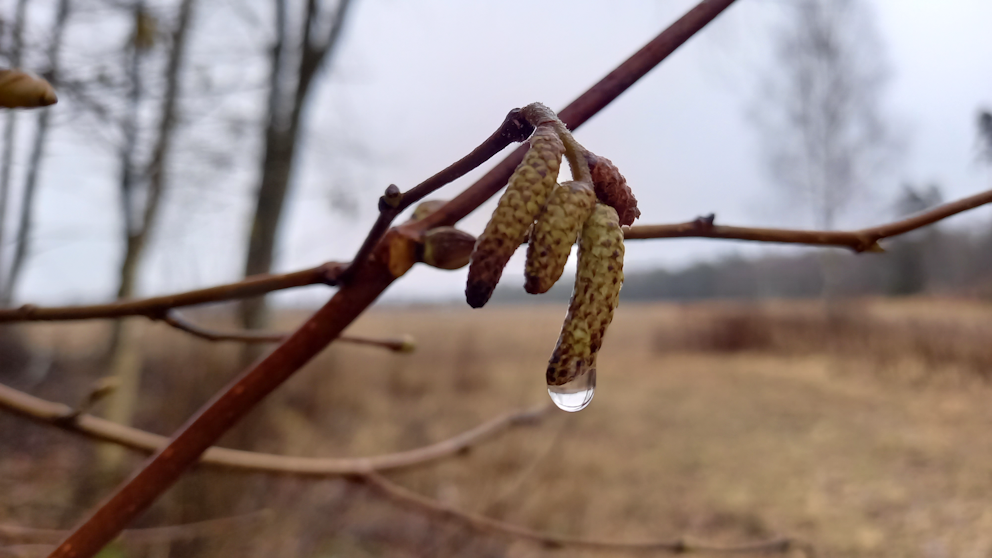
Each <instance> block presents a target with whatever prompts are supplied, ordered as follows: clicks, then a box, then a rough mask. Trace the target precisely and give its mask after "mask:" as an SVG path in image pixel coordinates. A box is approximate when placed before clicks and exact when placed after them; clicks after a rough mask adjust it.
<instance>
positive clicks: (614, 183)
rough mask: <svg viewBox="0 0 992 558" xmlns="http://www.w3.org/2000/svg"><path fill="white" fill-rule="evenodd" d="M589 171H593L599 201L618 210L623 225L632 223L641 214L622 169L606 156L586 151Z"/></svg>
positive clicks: (593, 181)
mask: <svg viewBox="0 0 992 558" xmlns="http://www.w3.org/2000/svg"><path fill="white" fill-rule="evenodd" d="M585 157H586V162H587V163H589V171H590V172H591V173H592V183H593V186H595V188H596V197H597V198H599V201H601V202H603V203H605V204H606V205H608V206H610V207H612V208H613V209H616V210H617V215H618V216H619V217H620V224H621V225H630V224H631V223H633V222H634V219H637V218H638V217H640V216H641V210H639V209H637V198H635V197H634V192H633V191H631V189H630V186H628V185H627V179H626V178H624V177H623V175H622V174H620V169H618V168H617V166H616V165H614V164H613V161H610V160H609V159H607V158H606V157H600V156H599V155H596V154H594V153H592V152H589V151H586V152H585Z"/></svg>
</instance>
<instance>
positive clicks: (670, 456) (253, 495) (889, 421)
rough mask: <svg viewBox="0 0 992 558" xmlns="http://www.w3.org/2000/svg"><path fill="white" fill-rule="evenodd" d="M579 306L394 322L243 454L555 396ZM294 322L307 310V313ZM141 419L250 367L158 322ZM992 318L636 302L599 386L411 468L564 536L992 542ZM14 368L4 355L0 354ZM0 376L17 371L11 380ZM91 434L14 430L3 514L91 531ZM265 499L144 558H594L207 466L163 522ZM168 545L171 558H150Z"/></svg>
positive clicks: (434, 434)
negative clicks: (586, 398)
mask: <svg viewBox="0 0 992 558" xmlns="http://www.w3.org/2000/svg"><path fill="white" fill-rule="evenodd" d="M564 312H565V309H564V308H563V307H559V306H522V307H504V308H491V309H488V308H487V309H485V310H482V311H470V310H468V309H461V308H410V309H395V308H390V309H381V310H378V311H374V312H372V313H370V314H368V315H367V316H365V317H363V318H362V319H361V320H360V321H359V322H358V323H357V324H356V325H355V326H354V328H353V332H354V333H358V334H377V335H393V334H401V333H412V334H414V335H415V336H416V337H417V339H418V343H419V349H418V351H417V352H416V353H415V354H412V355H394V354H388V353H383V352H380V351H376V350H373V349H368V348H360V347H348V346H343V345H342V346H336V347H333V348H332V349H330V350H328V351H326V352H325V353H324V354H323V355H322V356H321V357H320V358H318V359H317V360H316V361H315V362H314V363H312V364H311V365H310V366H308V367H307V369H306V370H304V371H302V372H301V373H300V374H299V375H298V376H297V377H295V378H293V380H291V381H290V382H289V384H287V385H286V386H284V387H283V388H281V389H280V391H279V392H277V394H275V396H274V397H273V398H272V399H271V400H269V401H267V402H266V405H265V409H263V410H261V411H260V412H259V413H256V414H255V415H254V416H253V417H251V418H250V419H249V420H248V421H247V422H246V424H244V425H242V427H241V429H240V432H235V433H232V434H231V435H230V436H229V438H228V440H227V441H226V442H227V443H228V445H241V446H246V447H247V446H250V447H252V448H254V449H259V450H264V451H275V452H281V453H288V454H297V455H338V456H344V455H369V454H378V453H384V452H389V451H396V450H402V449H408V448H412V447H416V446H419V445H423V444H425V443H429V442H432V441H436V440H439V439H441V438H444V437H447V436H450V435H452V434H454V433H456V432H459V431H461V430H464V429H465V428H467V427H469V426H471V425H474V424H477V423H479V422H481V421H483V420H485V419H487V418H490V417H492V416H495V415H497V414H499V413H501V412H503V411H505V410H507V409H509V408H518V407H525V406H529V405H532V404H534V403H538V402H541V401H543V400H545V399H546V397H547V396H546V392H545V388H544V385H543V369H544V366H545V362H546V359H547V356H548V353H549V352H550V350H551V348H552V347H553V345H554V342H555V340H556V339H557V334H558V329H559V327H560V320H561V318H562V316H563V315H564ZM286 319H287V320H289V319H291V318H290V317H287V318H286ZM72 327H75V328H76V329H66V326H59V327H53V326H40V327H33V328H31V331H29V332H28V333H29V336H30V338H31V339H32V340H33V343H34V344H35V345H36V346H49V347H54V365H53V367H52V369H51V370H50V372H49V373H48V376H47V377H46V378H45V380H44V381H42V382H41V383H39V384H37V385H35V386H34V387H33V388H32V391H33V392H35V393H39V394H42V395H47V396H49V397H51V398H55V399H60V400H63V401H67V402H71V401H73V400H74V398H76V397H78V396H79V394H80V390H82V389H84V387H83V386H85V384H86V381H88V379H90V378H92V377H95V376H96V375H97V374H98V373H99V368H98V366H96V364H95V362H94V361H93V359H92V354H88V352H90V351H92V347H96V346H98V345H99V340H100V336H101V334H102V330H101V329H100V328H99V327H97V326H93V325H86V326H72ZM143 327H144V328H145V339H146V343H145V346H146V347H147V352H146V355H145V363H146V364H145V373H146V378H147V379H146V382H145V385H144V386H143V387H144V389H145V393H146V398H145V402H146V404H145V405H144V406H143V407H142V412H141V416H140V417H139V418H138V422H139V423H140V424H141V425H142V426H143V427H146V428H149V429H152V430H155V431H159V432H168V431H170V430H172V429H173V428H175V427H176V426H178V425H179V424H180V423H181V422H182V421H183V420H184V419H185V418H186V417H187V416H188V415H189V414H190V413H191V412H192V411H193V410H194V409H195V408H196V407H198V406H199V405H200V404H202V403H203V401H205V400H206V398H208V397H209V395H210V394H211V393H212V392H213V391H214V390H215V389H217V388H218V387H219V386H220V385H222V384H223V383H224V382H226V381H227V380H228V379H229V378H230V377H231V376H232V375H233V374H234V373H235V372H236V371H235V370H234V366H233V362H235V361H236V356H237V352H236V350H235V348H234V347H232V346H229V345H228V346H216V345H210V344H208V343H206V342H202V341H198V340H193V339H187V338H185V337H183V336H182V335H181V334H178V333H176V332H173V331H170V330H167V329H165V328H163V327H161V326H158V325H145V326H143ZM990 333H992V307H990V306H989V305H984V306H982V305H977V304H975V303H972V302H955V301H934V300H929V301H902V302H899V303H890V302H884V301H861V302H857V303H850V304H845V305H842V306H835V307H834V308H833V309H832V310H831V311H830V312H825V311H824V310H823V308H822V307H821V306H820V305H819V304H818V303H789V304H785V303H770V304H765V305H729V304H698V305H691V306H676V305H632V304H631V305H625V306H622V307H621V309H620V310H619V311H618V314H617V317H616V320H615V323H614V326H613V328H612V329H611V331H610V333H609V335H608V337H607V341H606V345H605V347H604V350H603V354H602V356H601V358H600V373H599V381H600V385H599V390H598V394H597V396H596V399H595V401H594V402H593V404H592V405H591V406H590V407H589V408H588V409H587V410H585V411H583V412H581V413H579V414H577V415H566V414H564V413H556V414H555V415H554V416H553V417H552V418H551V419H549V420H546V421H545V422H544V423H543V424H541V425H540V426H537V427H534V428H528V429H523V430H518V431H514V432H511V433H508V434H506V435H504V436H502V437H500V438H497V439H496V440H494V441H491V442H489V443H487V444H485V445H483V446H480V447H478V448H477V449H475V450H473V451H472V452H470V453H469V454H467V455H464V456H462V457H459V458H458V459H454V460H449V461H447V462H443V463H441V464H438V465H436V466H433V467H427V468H424V469H420V470H416V471H409V472H405V473H401V474H396V475H393V478H394V479H395V480H396V481H398V482H400V483H401V484H403V485H405V486H407V487H410V488H413V489H415V490H417V491H419V492H421V493H423V494H426V495H430V496H432V497H435V498H438V499H440V500H443V501H445V502H448V503H451V504H453V505H456V506H458V507H460V508H462V509H466V510H471V511H475V512H480V513H485V514H487V515H490V516H493V517H497V518H501V519H505V520H507V521H512V522H515V523H519V524H522V525H526V526H529V527H532V528H535V529H544V530H548V531H553V532H556V533H565V534H574V535H578V534H581V535H588V536H594V537H602V538H622V539H649V538H651V539H653V538H668V537H675V536H680V535H688V536H692V537H700V538H706V539H711V540H716V541H724V542H731V541H746V540H754V539H759V538H763V537H768V536H771V535H774V534H787V535H795V536H799V537H802V538H804V539H807V540H810V541H812V542H813V543H814V544H815V545H816V546H817V547H818V549H819V550H820V551H821V553H822V554H823V555H825V556H831V557H848V556H850V557H855V556H857V557H869V556H879V557H880V556H919V557H926V558H939V557H943V556H947V557H950V556H960V557H976V558H977V557H984V556H989V555H990V553H992V507H990V506H989V505H988V494H990V493H992V476H990V475H989V473H988V466H987V463H989V462H990V461H992V437H989V436H988V431H989V426H990V425H992V405H989V404H988V401H989V398H990V396H992V387H990V386H989V385H987V381H986V379H987V378H988V376H989V374H990V373H992V349H990V348H989V347H988V340H989V339H990V338H992V335H990ZM0 366H2V365H0ZM0 373H2V371H0ZM91 453H92V452H91V449H90V448H89V445H88V443H85V442H82V441H79V440H76V439H73V438H71V437H70V436H68V435H66V434H62V433H59V432H52V431H49V430H45V429H42V428H41V427H33V426H27V425H25V423H24V422H23V421H20V420H18V419H14V418H11V417H7V416H0V494H2V495H3V498H0V520H2V521H5V522H13V523H18V524H23V525H33V526H38V527H58V526H66V525H69V524H71V523H72V522H73V521H74V520H76V519H77V518H78V517H79V514H81V513H82V511H83V509H84V508H85V507H86V506H89V505H91V504H92V503H93V501H95V500H96V499H97V498H98V497H99V494H98V493H93V491H92V490H89V491H87V490H86V489H85V484H86V483H87V482H89V481H91V480H92V479H90V478H89V477H85V476H83V477H82V478H81V477H80V475H81V474H83V473H85V472H86V471H87V468H88V466H87V463H88V456H89V455H90V454H91ZM261 508H270V509H274V510H276V512H277V513H276V514H274V519H273V520H272V521H271V522H270V523H269V524H268V526H266V527H264V528H256V529H254V530H252V531H251V532H250V533H237V534H236V535H233V534H232V535H230V536H221V537H216V538H215V539H211V540H207V541H200V542H197V543H184V544H181V545H179V544H177V545H173V546H172V547H171V549H169V548H166V549H163V548H152V549H147V548H138V547H136V548H128V549H127V550H128V554H127V555H128V556H146V555H148V556H150V555H153V554H154V555H156V556H168V555H171V556H306V557H331V556H349V557H351V556H357V557H366V556H368V557H371V556H507V557H513V558H523V557H529V556H543V555H556V556H574V555H576V554H575V553H573V552H569V551H548V550H543V549H538V548H534V547H531V546H528V545H524V544H522V543H515V542H513V541H506V540H500V539H496V538H489V537H483V538H480V537H476V536H474V535H473V534H471V533H468V532H465V530H464V529H462V528H461V527H459V526H455V525H449V524H445V523H444V522H440V521H436V520H427V519H424V518H421V517H418V516H417V515H416V514H413V513H410V512H407V511H402V510H398V509H396V508H395V507H394V506H392V505H391V504H390V503H388V502H383V501H380V500H379V499H378V498H377V497H374V496H372V495H371V494H370V493H368V492H367V491H366V490H365V489H364V488H362V487H360V486H356V485H353V484H349V483H347V482H345V481H342V480H329V481H320V482H314V481H306V480H292V479H271V478H265V477H262V476H252V475H240V474H239V475H232V474H223V473H217V472H209V471H198V472H196V473H194V474H193V475H190V476H189V477H188V478H187V479H185V480H184V481H183V482H181V483H180V485H179V486H177V487H176V488H175V489H174V490H172V491H171V492H170V493H169V495H168V497H167V498H166V499H165V501H163V502H161V503H160V504H159V505H157V506H156V508H155V509H153V510H152V511H151V512H150V513H149V514H148V516H147V517H146V518H145V519H144V520H143V521H144V523H145V524H148V525H152V524H165V523H176V522H180V521H192V520H197V519H203V518H207V517H217V516H223V515H234V514H238V513H245V512H250V511H252V510H257V509H261ZM170 551H171V553H170ZM155 553H158V554H155Z"/></svg>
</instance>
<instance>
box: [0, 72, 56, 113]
mask: <svg viewBox="0 0 992 558" xmlns="http://www.w3.org/2000/svg"><path fill="white" fill-rule="evenodd" d="M58 100H59V99H58V97H57V96H56V95H55V89H54V88H52V84H50V83H48V81H46V80H45V79H44V78H42V77H39V76H36V75H35V74H32V73H30V72H25V71H22V70H0V107H6V108H36V107H47V106H49V105H54V104H55V103H57V102H58Z"/></svg>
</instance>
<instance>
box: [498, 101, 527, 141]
mask: <svg viewBox="0 0 992 558" xmlns="http://www.w3.org/2000/svg"><path fill="white" fill-rule="evenodd" d="M533 133H534V126H532V125H531V124H530V122H527V119H526V118H524V115H523V112H522V109H519V108H515V109H513V110H511V111H510V112H508V113H507V114H506V119H505V120H504V121H503V125H502V126H500V135H501V136H502V137H503V138H505V139H506V140H507V141H509V142H513V143H520V142H522V141H524V140H526V139H527V138H529V137H530V135H531V134H533Z"/></svg>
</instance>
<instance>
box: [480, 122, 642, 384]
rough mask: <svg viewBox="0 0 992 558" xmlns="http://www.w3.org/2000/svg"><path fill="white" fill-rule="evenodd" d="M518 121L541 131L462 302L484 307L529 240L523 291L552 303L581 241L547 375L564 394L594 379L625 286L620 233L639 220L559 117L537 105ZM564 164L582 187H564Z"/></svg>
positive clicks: (496, 215) (483, 243) (620, 182)
mask: <svg viewBox="0 0 992 558" xmlns="http://www.w3.org/2000/svg"><path fill="white" fill-rule="evenodd" d="M521 112H522V113H523V114H525V115H528V120H529V121H530V123H531V124H532V125H534V126H535V131H534V134H533V136H531V140H530V149H529V150H528V151H527V154H526V155H525V156H524V159H523V161H522V162H521V163H520V165H519V166H518V167H517V169H516V170H515V171H514V173H513V175H512V176H511V178H510V181H509V184H508V186H507V189H506V192H504V194H503V196H502V197H501V198H500V200H499V203H498V204H497V206H496V210H495V211H494V212H493V216H492V218H491V219H490V221H489V223H488V225H486V230H485V231H484V232H483V233H482V235H481V236H479V239H478V241H477V242H476V245H475V249H474V250H473V252H472V256H471V264H470V266H469V275H468V284H467V286H466V289H465V294H466V298H467V299H468V303H469V304H470V305H471V306H472V307H474V308H479V307H481V306H483V305H484V304H485V303H486V302H487V301H488V300H489V297H490V296H491V295H492V293H493V290H494V289H495V288H496V283H497V282H498V281H499V278H500V276H501V275H502V273H503V268H504V267H505V266H506V263H507V261H509V259H510V257H511V256H512V255H513V253H514V252H515V251H516V249H517V248H518V247H519V246H520V245H521V244H522V243H523V242H524V240H525V239H528V238H529V242H528V247H527V264H526V270H525V273H524V276H525V282H524V288H525V290H526V291H527V292H528V293H531V294H540V293H545V292H547V291H548V290H549V289H550V288H551V287H552V286H553V285H554V284H555V283H556V282H557V281H558V279H560V278H561V275H562V272H563V271H564V268H565V263H566V262H567V261H568V256H569V253H570V252H571V249H572V245H573V244H575V243H576V241H577V240H578V243H579V254H578V259H579V262H578V269H577V273H576V277H575V287H574V290H573V291H572V299H571V302H570V303H569V309H568V315H567V316H566V318H565V323H564V324H563V325H562V330H561V335H560V336H559V338H558V344H557V346H556V347H555V349H554V352H553V353H552V355H551V359H550V361H549V363H548V369H547V381H548V385H549V386H563V385H565V384H568V383H569V382H572V381H573V380H576V379H577V378H579V377H580V376H581V377H585V378H594V377H595V370H596V353H597V352H598V351H599V348H600V346H602V343H603V336H604V335H605V333H606V328H607V327H608V326H609V325H610V322H611V321H612V320H613V311H614V309H615V308H616V306H617V303H618V301H619V295H620V286H621V284H622V283H623V253H624V250H623V230H622V229H621V224H629V223H630V222H632V221H633V220H634V219H635V218H636V217H637V216H638V215H639V214H640V212H639V211H638V210H637V200H636V199H634V196H633V193H632V192H631V191H630V188H629V187H627V184H626V180H624V178H623V176H622V175H620V173H619V171H618V170H617V168H616V166H614V165H613V164H612V163H611V162H610V161H609V160H608V159H605V158H601V157H597V156H596V155H594V154H592V153H590V152H588V151H587V150H585V149H584V148H582V146H580V145H579V144H578V143H577V142H576V141H575V139H574V138H573V137H572V136H571V134H570V133H569V132H568V130H567V129H566V128H565V125H564V124H562V123H561V121H559V120H558V119H557V117H555V116H554V113H552V112H551V111H550V110H549V109H547V108H546V107H544V106H543V105H536V104H535V105H529V106H528V107H525V108H524V109H522V111H521ZM563 155H564V156H566V157H567V158H568V161H569V165H570V166H571V167H572V174H573V176H574V177H575V178H576V180H573V181H570V182H565V183H563V184H557V178H558V169H559V167H560V165H561V159H562V156H563ZM618 212H619V213H618Z"/></svg>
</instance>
